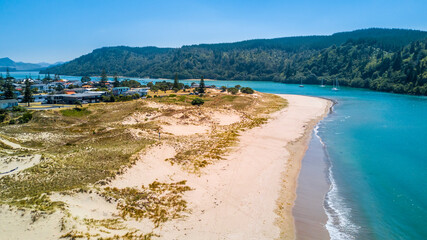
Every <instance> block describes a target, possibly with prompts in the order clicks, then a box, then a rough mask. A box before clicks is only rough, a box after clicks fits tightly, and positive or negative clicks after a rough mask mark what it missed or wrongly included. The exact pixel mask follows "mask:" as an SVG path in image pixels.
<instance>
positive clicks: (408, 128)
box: [3, 73, 427, 240]
mask: <svg viewBox="0 0 427 240" xmlns="http://www.w3.org/2000/svg"><path fill="white" fill-rule="evenodd" d="M4 75H5V74H4V73H3V76H4ZM12 75H13V76H16V77H19V76H21V77H25V75H28V73H12ZM32 76H33V77H34V76H37V73H32ZM64 78H67V79H80V78H79V77H67V76H64ZM141 81H142V82H146V81H151V80H146V79H145V80H144V79H141ZM182 82H186V83H191V82H192V81H182ZM206 83H207V84H214V85H216V86H228V87H231V86H234V85H237V84H239V85H241V86H248V87H252V88H254V89H256V90H258V91H261V92H269V93H287V94H301V95H310V96H318V97H325V98H329V99H333V100H335V101H336V105H335V106H334V107H333V112H332V113H331V114H329V115H328V116H327V117H326V118H325V119H324V120H323V121H322V122H321V123H320V124H319V126H318V128H317V135H318V137H319V138H320V139H321V141H322V142H323V144H324V145H325V147H324V149H325V154H326V156H327V160H328V161H329V166H330V169H329V173H328V174H329V176H328V177H329V179H328V180H329V181H330V183H331V189H330V191H329V192H328V193H327V195H326V199H325V211H326V213H327V215H328V223H327V226H326V227H327V229H328V231H329V233H330V235H331V237H332V239H414V240H416V239H426V238H427V225H426V223H427V186H426V179H427V97H415V96H407V95H397V94H389V93H380V92H373V91H369V90H362V89H353V88H344V87H343V88H341V89H340V91H337V92H335V91H331V86H326V87H325V88H321V87H319V86H316V85H306V86H305V87H304V88H300V87H298V85H294V84H283V83H275V82H253V81H206Z"/></svg>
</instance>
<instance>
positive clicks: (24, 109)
mask: <svg viewBox="0 0 427 240" xmlns="http://www.w3.org/2000/svg"><path fill="white" fill-rule="evenodd" d="M25 111H27V109H26V108H24V107H22V106H13V107H12V112H25Z"/></svg>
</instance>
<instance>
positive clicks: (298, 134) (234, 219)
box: [0, 95, 331, 239]
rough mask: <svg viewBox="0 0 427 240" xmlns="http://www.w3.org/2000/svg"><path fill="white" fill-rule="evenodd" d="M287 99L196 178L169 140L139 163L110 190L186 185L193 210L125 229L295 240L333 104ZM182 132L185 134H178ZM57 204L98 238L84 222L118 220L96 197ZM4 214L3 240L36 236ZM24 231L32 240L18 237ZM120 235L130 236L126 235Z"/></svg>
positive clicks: (0, 221)
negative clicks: (314, 148) (303, 175)
mask: <svg viewBox="0 0 427 240" xmlns="http://www.w3.org/2000/svg"><path fill="white" fill-rule="evenodd" d="M280 96H281V97H283V98H285V99H286V100H287V101H288V107H286V108H284V109H282V110H280V111H278V112H275V113H273V114H272V115H271V117H270V119H269V120H268V122H267V123H266V124H263V125H261V126H260V127H255V128H252V129H250V130H247V131H244V132H242V133H241V134H240V137H239V142H238V144H237V146H235V147H233V149H232V150H231V151H230V152H229V153H228V154H227V155H226V156H224V159H222V160H219V161H217V162H215V163H214V164H210V165H208V166H206V167H205V168H203V169H202V170H201V172H199V173H197V174H195V173H190V172H188V171H185V170H184V169H182V168H181V167H180V166H178V165H172V164H170V162H168V161H165V160H167V159H169V158H171V157H173V156H174V155H175V154H176V149H174V147H173V146H171V145H169V143H167V142H164V143H161V144H156V145H154V146H152V147H150V148H149V149H147V150H146V151H143V152H141V153H140V155H139V156H138V160H137V162H136V163H135V165H133V166H132V167H131V168H130V169H128V170H127V171H126V172H125V173H124V174H122V175H120V176H118V177H117V178H115V179H114V180H113V181H111V182H110V183H109V184H108V186H110V187H117V188H125V187H137V186H141V185H148V184H150V183H152V182H153V181H159V182H164V183H173V182H178V181H182V180H186V181H187V182H186V184H187V185H188V186H189V187H190V188H191V189H192V190H191V191H188V192H185V194H184V195H183V198H184V199H185V200H186V201H187V202H188V209H189V211H188V212H187V213H186V214H185V216H184V217H183V218H178V219H172V220H170V221H167V222H165V223H164V224H162V225H160V226H159V227H155V226H154V225H153V224H152V223H151V222H150V221H149V220H148V219H147V220H143V221H140V222H136V221H130V220H129V221H125V222H124V223H123V224H124V225H126V226H127V229H137V230H140V231H142V232H150V231H151V232H152V233H154V234H155V235H156V236H155V237H154V238H155V239H295V232H296V231H295V224H294V218H293V216H292V207H293V204H294V201H295V198H296V186H297V177H298V174H299V171H300V168H301V160H302V158H303V156H304V153H305V151H306V150H307V147H308V141H309V139H310V135H311V131H312V129H313V127H314V126H315V125H316V123H317V122H318V121H319V120H320V119H321V118H322V117H324V116H325V115H326V114H327V112H328V111H329V107H330V105H331V102H330V101H328V100H325V99H321V98H315V97H307V96H298V95H280ZM216 117H217V118H221V117H226V115H224V116H221V115H218V116H216ZM232 120H233V121H234V120H238V119H237V118H235V117H234V118H233V119H224V121H223V122H233V121H232ZM166 130H167V131H168V132H171V133H173V132H175V131H174V130H173V129H166ZM202 130H203V131H205V129H202ZM202 130H201V131H202ZM183 134H184V133H181V132H179V131H178V135H183ZM51 199H52V200H53V201H62V202H64V203H65V204H66V206H68V211H69V212H70V214H71V215H72V216H77V217H74V218H70V219H68V220H67V221H68V222H66V223H65V225H66V226H73V227H74V229H77V230H79V229H84V230H87V231H89V232H90V233H91V234H93V236H105V235H103V234H105V231H104V232H103V231H99V230H97V229H96V228H95V227H93V228H89V227H86V226H85V225H81V222H79V220H78V217H79V216H80V217H81V218H82V219H84V218H86V219H89V218H92V219H101V220H102V219H109V218H111V217H114V216H116V215H117V213H116V211H117V210H116V209H115V207H114V204H112V203H110V202H107V201H105V199H104V198H101V197H98V195H96V194H95V193H81V194H80V193H78V194H74V195H61V194H53V195H51ZM99 206H101V207H99ZM101 208H102V209H101ZM3 211H5V209H3ZM0 215H2V216H0V225H1V226H3V227H2V229H3V230H0V234H1V236H7V238H8V239H22V238H21V237H20V236H28V235H31V231H34V228H28V227H26V223H27V222H28V221H29V220H28V218H29V216H26V215H24V214H22V216H21V215H18V214H15V215H17V216H14V217H13V214H0ZM12 218H13V219H12ZM55 220H56V221H57V222H56V223H55ZM20 222H21V223H22V224H19V223H20ZM60 222H61V224H62V222H64V221H63V216H62V215H61V214H55V215H49V216H44V217H42V218H40V219H39V220H38V221H37V224H42V225H43V224H44V225H43V226H47V227H46V228H42V229H38V231H39V232H40V231H42V233H39V232H38V234H40V235H39V236H43V237H45V239H54V238H55V237H57V236H61V235H63V234H61V233H58V232H55V233H53V231H58V230H61V228H62V227H59V226H61V225H60V224H59V223H60ZM79 224H80V225H79ZM27 225H28V224H27ZM65 228H67V227H65ZM21 232H25V234H17V233H21ZM114 233H117V234H123V233H125V230H123V229H119V230H117V231H116V232H114ZM52 236H55V237H52Z"/></svg>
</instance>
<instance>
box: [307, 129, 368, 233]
mask: <svg viewBox="0 0 427 240" xmlns="http://www.w3.org/2000/svg"><path fill="white" fill-rule="evenodd" d="M314 135H315V136H316V137H317V138H318V139H319V141H320V143H321V144H322V145H323V146H324V147H326V146H325V143H324V142H323V141H322V138H321V137H320V136H319V124H318V125H316V127H315V128H314ZM325 151H326V150H325ZM328 172H329V174H328V178H329V182H330V189H329V191H328V193H327V194H326V196H325V204H324V209H325V212H326V215H327V216H328V221H327V223H326V229H327V230H328V232H329V235H330V237H331V239H332V240H343V239H345V240H351V239H355V236H356V235H357V233H358V230H359V229H360V227H359V226H357V225H356V224H354V223H353V222H352V221H351V220H350V216H351V208H348V207H347V206H346V204H345V202H344V199H343V198H342V197H341V196H340V194H339V191H338V188H337V185H336V183H335V179H334V177H333V173H332V163H331V162H329V169H328Z"/></svg>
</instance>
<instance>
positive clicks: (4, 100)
mask: <svg viewBox="0 0 427 240" xmlns="http://www.w3.org/2000/svg"><path fill="white" fill-rule="evenodd" d="M14 102H18V100H16V99H3V100H0V103H14Z"/></svg>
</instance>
